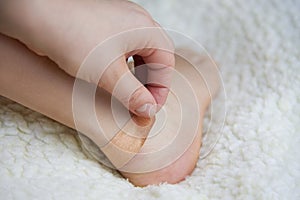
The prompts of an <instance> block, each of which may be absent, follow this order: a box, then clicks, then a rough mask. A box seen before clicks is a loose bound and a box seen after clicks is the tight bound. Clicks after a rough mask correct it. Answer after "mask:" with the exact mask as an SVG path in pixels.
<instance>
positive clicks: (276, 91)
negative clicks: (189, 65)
mask: <svg viewBox="0 0 300 200" xmlns="http://www.w3.org/2000/svg"><path fill="white" fill-rule="evenodd" d="M138 2H139V3H140V4H141V5H143V6H144V7H145V8H146V9H147V10H149V12H150V13H151V14H152V15H153V16H154V18H155V19H156V20H157V21H159V22H160V23H161V24H162V25H163V26H165V27H167V28H171V29H175V30H177V31H180V32H182V33H184V34H186V35H189V36H191V37H193V38H194V39H196V40H197V41H198V42H200V43H201V44H203V45H204V46H205V47H206V48H207V49H208V51H209V53H210V54H211V55H212V56H213V57H214V58H215V59H216V60H217V61H218V62H219V64H220V65H221V66H222V76H223V81H224V84H225V90H226V98H225V99H224V98H220V97H219V98H217V99H216V101H215V105H216V108H218V105H219V107H221V106H220V105H223V102H224V101H225V102H226V109H227V115H226V118H225V123H224V126H223V130H222V133H223V136H222V137H221V139H220V140H219V142H218V143H217V145H216V146H215V149H214V150H213V152H212V153H211V154H210V155H209V156H208V157H206V158H205V159H203V160H199V162H198V165H197V167H196V169H195V171H194V172H193V174H192V175H191V176H190V177H188V178H187V180H185V181H183V182H181V183H179V184H176V185H168V184H162V185H159V186H148V187H145V188H137V187H134V186H133V185H132V184H130V183H129V182H128V181H126V180H124V179H123V178H121V177H120V176H119V175H118V174H117V173H116V172H114V171H112V170H110V169H108V168H106V167H104V166H102V165H100V164H98V163H97V162H96V161H95V160H93V159H91V158H89V157H87V156H86V155H85V154H84V153H83V150H82V149H81V147H80V145H79V143H78V141H77V139H76V136H75V132H74V131H73V130H71V129H68V128H66V127H64V126H62V125H60V124H58V123H56V122H54V121H52V120H50V119H48V118H46V117H44V116H42V115H40V114H38V113H36V112H33V111H31V110H29V109H27V108H24V107H23V106H21V105H19V104H16V103H14V102H12V101H10V100H7V99H5V98H2V97H1V98H0V199H5V200H6V199H22V200H24V199H197V200H201V199H288V200H292V199H295V200H296V199H300V153H299V151H300V148H299V145H300V134H299V133H300V63H299V58H300V51H299V47H300V26H299V24H300V23H299V22H300V14H299V10H300V3H299V1H297V0H295V1H282V0H273V1H259V0H249V1H238V0H236V1H233V0H225V1H216V0H212V1H211V0H186V1H181V0H168V1H159V0H151V1H146V0H144V1H142V0H141V1H138ZM221 96H222V95H221ZM222 111H223V109H220V111H218V109H215V110H214V112H215V114H216V115H218V112H222ZM220 115H221V113H220ZM205 122H206V123H207V122H208V118H207V119H206V121H205ZM219 123H221V121H219V120H216V121H213V122H212V126H214V125H217V124H219ZM212 132H213V131H212ZM212 134H213V133H212Z"/></svg>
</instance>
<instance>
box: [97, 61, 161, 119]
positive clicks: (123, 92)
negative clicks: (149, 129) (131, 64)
mask: <svg viewBox="0 0 300 200" xmlns="http://www.w3.org/2000/svg"><path fill="white" fill-rule="evenodd" d="M99 86H100V87H102V88H103V89H105V90H106V91H108V92H109V93H111V94H112V95H113V96H114V97H116V98H117V99H118V100H119V101H120V102H121V103H122V104H123V105H124V106H125V107H126V108H127V109H129V110H130V111H131V112H132V113H134V114H136V115H138V116H141V117H147V118H149V117H153V116H154V115H155V113H156V101H155V99H154V97H153V96H152V94H151V93H150V92H149V91H148V89H147V88H146V87H144V86H143V85H142V83H141V82H140V81H139V80H138V79H137V78H136V77H135V76H134V75H133V74H132V73H131V72H130V70H129V69H128V66H127V63H126V59H125V57H121V58H119V59H117V60H116V61H114V62H113V63H112V64H111V65H110V66H109V67H108V68H107V69H106V70H105V72H104V74H103V76H102V77H101V79H100V81H99Z"/></svg>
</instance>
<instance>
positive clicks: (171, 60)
mask: <svg viewBox="0 0 300 200" xmlns="http://www.w3.org/2000/svg"><path fill="white" fill-rule="evenodd" d="M138 55H140V56H142V59H143V61H144V62H145V63H146V65H147V88H148V90H149V91H150V92H151V94H152V95H153V97H154V98H155V100H156V102H157V104H158V105H159V107H160V106H162V105H164V103H165V101H166V98H167V96H168V93H169V88H170V86H171V80H172V71H173V67H174V65H175V57H174V54H173V52H172V51H171V50H169V51H168V50H160V49H154V50H152V49H144V50H142V51H141V52H139V53H138ZM144 76H145V75H144Z"/></svg>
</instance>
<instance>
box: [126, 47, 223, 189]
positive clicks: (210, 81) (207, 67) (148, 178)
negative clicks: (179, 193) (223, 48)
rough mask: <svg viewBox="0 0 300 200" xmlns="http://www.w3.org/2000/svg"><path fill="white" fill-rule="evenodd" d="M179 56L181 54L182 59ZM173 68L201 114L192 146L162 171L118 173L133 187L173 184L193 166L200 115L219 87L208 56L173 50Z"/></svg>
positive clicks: (181, 178) (189, 51)
mask: <svg viewBox="0 0 300 200" xmlns="http://www.w3.org/2000/svg"><path fill="white" fill-rule="evenodd" d="M179 55H183V56H184V57H185V59H186V60H185V59H184V58H182V57H180V56H179ZM187 60H188V61H192V62H193V64H196V65H194V66H195V67H196V69H197V70H198V71H199V72H200V73H201V75H200V74H199V72H198V73H197V71H195V68H194V67H193V66H192V65H191V63H189V62H188V61H187ZM175 68H176V70H178V71H179V72H180V73H181V74H182V75H183V76H185V77H186V78H187V79H188V80H189V81H190V83H191V85H192V87H193V88H194V91H195V92H196V96H197V100H198V102H199V105H200V113H201V114H200V120H199V127H198V134H197V135H196V137H195V138H194V140H193V142H192V144H191V145H190V146H189V147H188V148H187V150H186V151H185V152H184V153H183V154H182V155H181V156H180V157H179V158H178V159H177V160H175V161H174V162H173V163H170V165H168V166H166V167H164V168H162V169H159V170H156V171H152V172H149V173H128V172H122V171H121V173H122V175H123V176H124V177H126V178H128V179H129V181H131V182H132V183H133V184H134V185H138V186H146V185H149V184H158V183H162V182H168V183H177V182H179V181H181V180H184V179H185V177H186V176H187V175H189V174H191V173H192V171H193V169H194V168H195V165H196V163H197V160H198V157H199V152H200V146H201V138H202V122H203V117H204V113H205V111H206V109H207V107H208V106H209V104H210V101H211V100H212V98H213V97H214V96H215V95H216V93H217V90H218V88H219V76H218V69H217V68H216V66H215V64H214V63H213V62H212V61H211V60H210V59H209V58H208V57H203V56H201V55H199V54H197V53H196V52H193V51H192V50H190V49H180V50H177V56H176V67H175ZM184 106H188V105H184ZM191 131H192V130H191ZM130 162H133V163H134V162H143V158H142V156H141V158H139V159H138V160H134V159H133V160H131V161H130ZM130 162H129V165H130ZM146 164H147V163H145V165H146ZM133 165H134V164H133ZM121 170H122V169H121Z"/></svg>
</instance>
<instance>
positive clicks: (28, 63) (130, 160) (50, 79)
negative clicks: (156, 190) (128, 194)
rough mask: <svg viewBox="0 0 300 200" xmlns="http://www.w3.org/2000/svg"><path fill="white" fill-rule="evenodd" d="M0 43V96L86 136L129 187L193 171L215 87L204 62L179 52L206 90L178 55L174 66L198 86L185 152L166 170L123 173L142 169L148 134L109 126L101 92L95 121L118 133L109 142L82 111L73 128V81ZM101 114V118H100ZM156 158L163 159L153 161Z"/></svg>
mask: <svg viewBox="0 0 300 200" xmlns="http://www.w3.org/2000/svg"><path fill="white" fill-rule="evenodd" d="M0 43H1V46H0V94H1V95H3V96H6V97H8V98H10V99H12V100H14V101H16V102H19V103H21V104H23V105H25V106H27V107H29V108H31V109H33V110H35V111H38V112H40V113H42V114H45V115H46V116H48V117H50V118H52V119H54V120H56V121H59V122H61V123H63V124H65V125H67V126H69V127H72V128H78V127H79V131H80V132H82V133H84V134H86V135H87V136H88V137H89V138H91V139H92V140H93V141H94V142H95V143H96V144H97V145H98V146H100V147H101V149H102V150H103V152H104V153H105V154H106V155H107V157H108V158H109V159H110V160H111V161H112V162H113V163H115V164H116V165H119V166H117V168H118V169H119V170H120V171H121V173H122V175H123V176H124V177H126V178H128V179H129V180H130V181H131V182H132V183H133V184H135V185H138V186H144V185H148V184H157V183H160V182H169V183H176V182H179V181H181V180H182V179H184V178H185V177H186V176H187V175H188V174H190V173H191V172H192V171H193V169H194V167H195V164H196V162H197V159H198V156H199V149H200V146H201V129H202V121H203V120H202V119H203V115H204V112H205V109H206V108H207V106H208V105H209V102H210V100H211V96H210V94H209V92H210V93H211V95H212V96H213V95H214V94H215V93H216V91H217V88H218V76H217V72H216V69H215V68H214V67H213V65H212V63H211V62H210V61H209V60H208V59H207V58H203V57H199V56H198V54H195V53H193V52H191V51H188V50H185V51H184V55H185V57H187V58H188V60H190V58H191V57H192V60H193V59H195V61H196V63H197V65H196V66H197V67H198V68H197V69H198V70H200V71H201V73H203V78H204V79H205V81H206V82H207V86H208V88H209V90H208V89H207V86H206V84H205V82H204V79H203V78H201V76H199V74H198V73H195V70H194V69H193V68H192V67H191V65H190V64H189V63H188V62H186V61H184V60H183V59H182V58H179V57H177V60H176V62H177V65H176V68H177V69H178V70H179V71H180V72H181V73H182V74H183V75H184V76H186V77H188V79H189V80H190V81H191V85H192V87H193V88H197V89H196V90H195V93H196V97H197V100H198V103H199V105H200V118H199V120H198V123H199V127H198V130H197V131H198V132H197V135H196V137H195V138H194V140H193V142H192V144H191V145H190V147H188V149H187V150H186V151H185V152H182V153H183V154H182V155H181V156H180V158H178V159H176V160H174V162H172V163H169V165H168V166H165V167H164V168H162V169H157V170H154V171H153V170H152V171H151V172H142V171H143V170H137V172H138V173H136V172H134V171H132V170H128V168H129V167H133V168H134V167H137V166H143V164H144V163H143V157H140V156H137V152H140V151H142V149H143V147H144V144H146V143H147V141H148V138H147V131H146V132H145V135H144V136H143V137H139V138H137V137H131V136H128V135H126V134H124V133H123V132H122V130H120V129H119V127H118V126H116V124H114V123H113V122H111V120H110V119H111V117H112V116H108V115H112V113H111V110H110V106H107V101H106V100H105V99H106V98H108V96H107V94H106V95H104V93H103V91H98V92H97V94H96V102H95V105H94V106H95V108H96V110H97V109H99V110H98V111H99V112H97V115H96V118H97V120H98V121H99V122H102V123H103V124H106V128H108V129H110V130H111V132H112V133H117V134H116V135H115V134H112V135H106V136H107V137H108V138H107V137H106V136H103V134H101V131H99V127H98V126H96V125H95V124H93V123H90V117H91V116H90V115H91V114H89V113H82V115H83V116H85V114H86V118H81V121H79V123H78V121H77V124H76V125H78V124H79V126H75V123H74V118H73V114H74V113H73V108H72V105H73V104H72V100H73V99H72V97H73V96H72V92H73V85H74V78H72V77H71V76H69V75H67V74H66V73H64V72H63V71H62V70H60V69H59V68H58V67H57V65H56V64H55V63H53V62H52V61H51V60H49V59H48V58H46V57H40V56H37V55H36V54H34V53H33V52H31V51H29V50H28V49H27V48H26V47H25V46H23V45H22V44H21V43H19V42H17V41H16V40H13V39H10V38H7V37H5V36H3V35H0ZM85 86H86V87H87V89H89V85H88V84H85ZM97 96H98V98H97ZM97 99H98V100H97ZM99 99H100V100H101V101H100V100H99ZM108 102H110V101H108ZM101 113H105V114H104V115H103V114H102V115H101ZM135 122H136V121H135ZM152 123H153V121H151V120H150V121H148V122H147V123H146V125H145V124H144V122H143V121H138V122H136V124H138V125H140V127H142V128H141V129H137V130H149V129H151V125H152ZM137 132H140V131H137ZM103 144H106V145H103ZM133 144H134V145H133ZM116 146H117V147H121V149H123V150H127V151H123V152H127V154H126V156H127V157H125V156H123V155H122V154H117V153H116V152H115V151H114V150H115V148H109V147H116ZM124 158H125V159H124ZM157 159H158V160H159V159H164V158H160V157H157ZM153 163H154V164H157V165H159V164H160V163H159V162H156V160H153ZM146 164H147V163H146ZM140 172H142V173H140Z"/></svg>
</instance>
